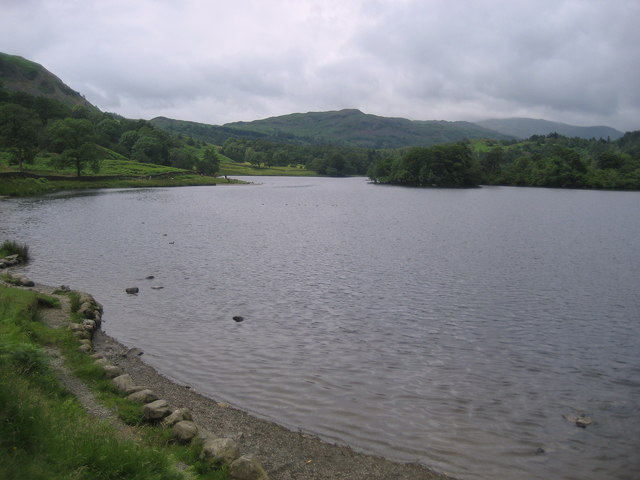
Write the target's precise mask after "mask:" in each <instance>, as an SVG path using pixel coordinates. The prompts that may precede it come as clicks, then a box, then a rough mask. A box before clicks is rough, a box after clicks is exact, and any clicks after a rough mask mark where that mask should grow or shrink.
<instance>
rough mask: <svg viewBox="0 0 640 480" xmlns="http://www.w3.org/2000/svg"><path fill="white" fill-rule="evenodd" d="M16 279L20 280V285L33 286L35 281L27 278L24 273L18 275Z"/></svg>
mask: <svg viewBox="0 0 640 480" xmlns="http://www.w3.org/2000/svg"><path fill="white" fill-rule="evenodd" d="M18 281H19V282H20V285H22V286H23V287H33V286H35V283H33V280H29V279H28V278H27V277H25V276H24V275H22V276H20V277H18Z"/></svg>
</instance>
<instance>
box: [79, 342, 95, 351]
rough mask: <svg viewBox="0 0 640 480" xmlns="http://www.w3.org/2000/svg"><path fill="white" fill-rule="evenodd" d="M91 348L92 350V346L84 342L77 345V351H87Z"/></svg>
mask: <svg viewBox="0 0 640 480" xmlns="http://www.w3.org/2000/svg"><path fill="white" fill-rule="evenodd" d="M91 350H93V348H92V347H91V345H87V344H85V343H83V344H81V345H80V346H79V347H78V351H79V352H82V353H89V352H90V351H91Z"/></svg>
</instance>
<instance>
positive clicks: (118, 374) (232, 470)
mask: <svg viewBox="0 0 640 480" xmlns="http://www.w3.org/2000/svg"><path fill="white" fill-rule="evenodd" d="M60 290H62V291H63V292H65V291H66V292H68V291H70V290H69V289H68V287H64V286H63V287H61V288H60ZM79 293H80V292H79ZM78 313H80V314H81V315H82V316H83V317H84V319H83V320H82V323H75V322H68V328H69V329H70V330H71V331H72V332H73V335H74V336H75V337H76V338H77V339H78V342H79V343H80V345H79V346H78V351H80V352H82V353H85V354H87V355H90V356H91V358H92V359H93V360H94V362H93V363H94V364H95V365H97V366H99V367H100V368H102V370H103V371H104V373H105V375H106V376H107V378H109V379H111V381H112V382H113V384H114V385H115V386H116V388H117V389H118V390H119V391H120V392H122V394H123V395H125V396H126V398H127V399H128V400H131V401H133V402H137V403H141V404H142V407H141V408H142V416H143V418H144V420H145V421H147V422H148V423H151V424H156V425H159V426H161V427H163V428H171V431H172V436H173V438H174V440H175V441H176V442H178V443H181V444H188V443H190V442H192V441H194V440H196V439H197V440H199V441H200V442H201V443H202V451H201V453H200V457H201V458H202V459H210V460H212V461H213V462H215V463H219V464H223V465H228V466H229V474H230V476H231V478H232V479H234V480H269V476H268V475H267V472H266V471H265V470H264V468H263V467H262V464H261V463H260V462H259V461H258V459H257V458H256V456H255V455H252V454H246V455H242V456H241V455H240V448H239V445H238V444H237V442H236V441H235V440H233V439H231V438H218V437H216V436H215V435H214V434H213V433H211V432H208V431H207V430H205V429H204V428H202V427H200V426H199V425H197V424H196V423H195V422H193V418H192V416H191V412H190V411H189V409H188V408H174V407H173V406H171V405H169V403H168V402H167V401H166V400H163V399H161V398H159V397H158V396H157V395H156V394H155V393H154V392H153V391H152V390H151V389H149V388H147V387H146V386H143V385H135V384H134V382H133V379H132V378H131V376H130V375H129V374H127V373H123V372H122V370H121V369H120V367H118V366H116V365H112V364H110V363H109V361H108V360H107V359H106V358H104V356H102V355H101V354H99V353H92V352H93V343H92V341H93V336H94V333H95V332H96V331H97V330H98V329H99V328H100V326H101V324H102V313H103V308H102V305H100V304H99V303H98V302H96V300H95V299H94V298H93V296H91V295H89V294H88V293H80V308H79V309H78Z"/></svg>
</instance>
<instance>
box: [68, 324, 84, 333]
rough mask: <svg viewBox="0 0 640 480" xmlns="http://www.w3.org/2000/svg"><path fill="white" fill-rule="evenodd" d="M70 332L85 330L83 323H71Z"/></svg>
mask: <svg viewBox="0 0 640 480" xmlns="http://www.w3.org/2000/svg"><path fill="white" fill-rule="evenodd" d="M69 330H71V331H72V332H79V331H81V330H84V325H83V324H82V323H70V324H69Z"/></svg>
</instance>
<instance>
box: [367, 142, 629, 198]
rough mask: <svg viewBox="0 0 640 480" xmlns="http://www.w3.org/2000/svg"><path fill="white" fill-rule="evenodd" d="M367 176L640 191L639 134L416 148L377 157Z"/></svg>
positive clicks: (403, 181)
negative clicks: (613, 137) (601, 137)
mask: <svg viewBox="0 0 640 480" xmlns="http://www.w3.org/2000/svg"><path fill="white" fill-rule="evenodd" d="M367 176H368V177H369V178H370V179H371V180H373V181H374V182H378V183H389V184H395V185H409V186H438V187H469V186H474V185H480V184H485V185H514V186H537V187H559V188H615V189H640V131H634V132H628V133H626V134H625V135H624V136H623V137H621V138H620V139H618V140H616V141H614V142H611V141H609V140H605V139H590V140H588V139H582V138H569V137H564V136H562V135H558V134H556V133H551V134H549V135H534V136H532V137H530V138H529V139H527V140H525V141H516V140H511V141H510V140H503V141H497V140H483V141H473V142H469V141H464V142H458V143H454V144H447V145H436V146H433V147H414V148H410V149H405V150H403V151H401V152H400V153H399V154H397V155H392V156H389V155H387V156H383V157H381V158H379V159H377V160H376V161H374V162H373V163H372V164H371V165H370V167H369V169H368V171H367Z"/></svg>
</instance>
